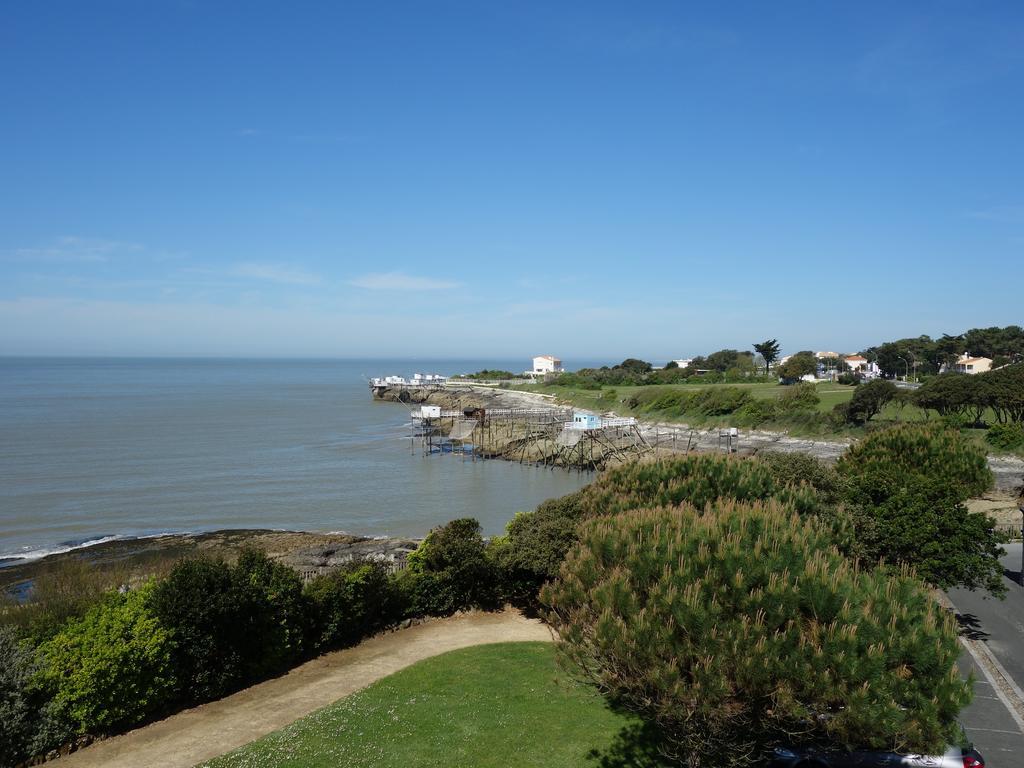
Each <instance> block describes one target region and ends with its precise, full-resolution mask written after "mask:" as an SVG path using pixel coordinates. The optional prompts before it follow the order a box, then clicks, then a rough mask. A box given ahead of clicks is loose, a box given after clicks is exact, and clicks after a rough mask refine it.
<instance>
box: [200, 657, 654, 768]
mask: <svg viewBox="0 0 1024 768" xmlns="http://www.w3.org/2000/svg"><path fill="white" fill-rule="evenodd" d="M636 730H637V724H636V722H635V721H634V720H632V719H630V718H627V717H626V716H624V715H619V714H616V713H614V712H612V711H610V710H609V709H608V708H607V707H606V706H605V703H604V699H603V698H602V697H601V696H600V695H599V694H598V693H597V692H596V691H595V690H594V689H593V688H591V687H590V686H588V685H585V684H583V683H580V682H578V681H575V680H573V679H572V678H571V677H570V676H568V675H566V673H565V672H564V671H563V670H562V669H561V668H559V667H558V666H557V665H556V663H555V651H554V647H553V645H552V644H551V643H499V644H495V645H483V646H477V647H474V648H467V649H464V650H460V651H452V652H451V653H446V654H442V655H440V656H435V657H434V658H431V659H427V660H425V661H421V662H419V663H418V664H414V665H413V666H411V667H409V668H408V669H405V670H402V671H401V672H398V673H396V674H394V675H391V676H390V677H387V678H385V679H384V680H381V681H379V682H377V683H375V684H374V685H372V686H370V687H369V688H367V689H366V690H364V691H361V692H359V693H356V694H353V695H352V696H349V697H348V698H345V699H342V700H341V701H339V702H337V703H335V704H332V705H331V706H329V707H325V708H324V709H322V710H320V711H318V712H314V713H313V714H312V715H309V716H308V717H305V718H303V719H301V720H298V721H296V722H295V723H292V724H291V725H290V726H288V727H287V728H284V729H283V730H281V731H278V732H276V733H272V734H270V735H269V736H266V737H264V738H262V739H260V740H259V741H256V742H253V743H252V744H249V745H248V746H246V747H242V748H241V749H238V750H236V751H234V752H231V753H229V754H227V755H224V756H223V757H220V758H217V759H216V760H213V761H211V762H209V763H207V764H206V765H207V766H209V767H210V768H227V767H228V766H231V767H232V768H256V767H257V766H268V767H269V766H274V767H275V768H277V767H278V766H292V767H294V768H300V767H301V768H314V767H322V768H328V766H330V768H336V766H345V768H359V767H360V766H375V768H387V767H388V766H395V767H396V768H417V767H420V766H422V768H427V766H430V767H433V766H441V765H451V766H466V767H467V768H468V767H471V766H544V767H545V768H555V767H556V766H557V767H558V768H561V767H562V766H594V768H597V766H602V765H622V766H625V765H632V764H638V763H642V764H643V765H647V766H653V765H655V763H653V762H650V757H649V754H647V751H648V750H649V749H650V747H649V746H645V745H644V743H643V742H638V741H637V740H636V739H634V738H628V737H626V736H627V734H635V732H636ZM620 734H622V735H621V736H620ZM602 758H605V759H606V761H604V762H603V761H602ZM645 760H646V762H644V761H645Z"/></svg>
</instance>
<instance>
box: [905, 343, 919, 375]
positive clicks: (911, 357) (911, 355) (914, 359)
mask: <svg viewBox="0 0 1024 768" xmlns="http://www.w3.org/2000/svg"><path fill="white" fill-rule="evenodd" d="M907 355H908V356H909V357H910V359H911V361H913V363H914V381H915V382H916V381H917V358H916V357H914V353H913V352H911V351H910V350H909V349H908V350H907ZM903 362H906V360H904V361H903ZM907 376H908V377H909V376H910V371H909V370H908V371H907Z"/></svg>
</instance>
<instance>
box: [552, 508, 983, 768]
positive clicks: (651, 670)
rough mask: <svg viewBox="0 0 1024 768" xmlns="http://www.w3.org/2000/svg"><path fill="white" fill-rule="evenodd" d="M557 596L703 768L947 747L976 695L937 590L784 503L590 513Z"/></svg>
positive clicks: (603, 674) (595, 676)
mask: <svg viewBox="0 0 1024 768" xmlns="http://www.w3.org/2000/svg"><path fill="white" fill-rule="evenodd" d="M541 597H542V601H543V602H544V603H545V604H546V605H547V606H549V608H550V612H549V621H550V622H551V623H552V625H553V626H554V628H555V629H556V630H557V632H558V635H559V638H560V639H559V646H560V649H561V650H562V651H563V653H564V654H565V655H566V656H567V657H568V659H570V660H571V661H572V662H574V663H575V664H576V665H577V666H578V667H579V668H580V669H582V670H583V672H584V674H585V675H586V676H587V677H589V678H590V679H591V680H592V681H593V682H594V683H595V684H596V686H597V688H598V689H599V690H600V691H602V692H603V693H604V694H605V695H606V696H607V697H608V699H609V700H610V701H611V702H612V703H613V705H615V706H618V707H620V708H624V709H627V710H630V711H633V712H636V713H637V714H639V715H640V716H641V717H642V718H643V719H644V720H645V721H646V722H648V723H650V724H651V725H652V727H654V728H655V729H656V730H657V731H658V732H660V735H661V737H662V748H663V749H664V750H665V752H667V753H668V754H670V755H672V756H674V757H675V758H676V759H677V760H678V761H679V763H681V764H685V765H688V766H691V768H699V766H704V765H715V766H747V765H751V764H755V763H760V762H761V759H762V758H763V757H764V755H765V752H766V751H767V750H768V749H769V748H771V747H773V746H778V745H787V746H797V745H801V744H806V745H816V746H820V747H824V748H833V749H843V748H863V747H868V748H884V749H893V750H898V751H911V752H924V753H931V752H936V751H938V752H941V751H942V749H943V748H944V747H945V745H946V743H947V742H948V741H949V740H950V739H952V738H953V737H954V734H955V733H956V722H955V720H956V716H957V713H958V712H959V711H960V709H961V708H962V707H963V706H965V705H966V703H967V702H968V701H969V700H970V687H969V686H968V685H967V684H966V683H965V682H964V681H963V680H961V678H960V675H959V672H958V671H957V666H956V661H957V657H958V655H959V644H958V641H957V632H956V626H955V622H954V620H953V618H952V617H951V616H949V615H947V614H946V613H945V612H944V611H943V610H942V609H941V608H940V607H939V606H938V604H937V603H936V602H935V601H934V600H933V599H932V597H931V595H930V593H929V591H928V589H927V588H926V587H925V586H924V585H923V584H922V583H921V582H920V581H918V580H917V579H915V578H913V577H912V576H911V575H910V574H909V573H908V572H906V571H903V572H890V571H889V570H887V569H875V570H872V569H863V568H858V567H857V566H856V565H854V564H853V563H852V562H851V561H849V560H848V559H846V558H844V557H843V555H842V554H840V552H839V551H838V550H837V549H836V547H835V546H834V543H833V541H832V539H831V535H830V532H829V531H827V530H826V529H825V527H824V526H822V525H821V524H820V523H819V522H818V521H816V520H814V519H807V518H801V517H799V516H797V515H796V514H795V513H793V511H792V510H791V509H788V508H786V507H784V506H780V505H779V504H777V503H775V502H772V503H769V504H768V505H760V504H754V505H746V504H738V503H736V502H732V501H718V502H715V503H713V504H711V505H709V506H708V507H707V508H706V509H705V510H704V511H703V512H700V511H698V510H697V509H694V508H692V507H686V508H658V509H640V510H632V511H629V512H624V513H622V514H620V515H618V516H615V517H602V518H595V519H592V520H590V521H587V522H584V523H582V524H581V533H580V543H579V544H578V545H577V546H576V547H575V548H574V549H572V550H571V551H570V552H569V555H568V556H567V558H566V560H565V562H564V564H563V566H562V569H561V573H560V577H559V579H558V580H557V581H556V582H554V583H553V584H551V585H549V586H547V587H545V588H544V590H543V591H542V595H541Z"/></svg>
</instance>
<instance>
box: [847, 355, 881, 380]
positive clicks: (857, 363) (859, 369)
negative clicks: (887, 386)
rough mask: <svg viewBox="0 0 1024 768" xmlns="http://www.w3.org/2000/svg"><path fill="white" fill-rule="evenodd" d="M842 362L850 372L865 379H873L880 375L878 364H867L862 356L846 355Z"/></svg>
mask: <svg viewBox="0 0 1024 768" xmlns="http://www.w3.org/2000/svg"><path fill="white" fill-rule="evenodd" d="M843 362H844V363H846V366H847V367H848V368H849V369H850V371H851V372H853V373H859V374H860V375H861V376H863V377H864V378H866V379H874V378H877V377H878V376H879V375H880V374H881V369H879V367H878V363H871V362H868V359H867V358H866V357H864V356H863V355H847V356H846V357H844V358H843Z"/></svg>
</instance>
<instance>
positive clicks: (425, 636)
mask: <svg viewBox="0 0 1024 768" xmlns="http://www.w3.org/2000/svg"><path fill="white" fill-rule="evenodd" d="M550 639H551V635H550V633H549V631H548V629H547V628H546V627H545V626H544V625H543V624H541V623H540V622H539V621H535V620H532V619H526V618H524V617H523V616H521V615H520V614H519V613H518V612H515V611H505V612H503V613H470V614H467V615H464V616H456V617H453V618H450V619H441V620H437V621H431V622H428V623H426V624H421V625H419V626H415V627H410V628H409V629H404V630H401V631H398V632H393V633H390V634H385V635H379V636H377V637H374V638H371V639H369V640H367V641H365V642H363V643H362V644H360V645H357V646H356V647H354V648H347V649H345V650H343V651H337V652H335V653H330V654H327V655H325V656H321V657H320V658H318V659H314V660H313V661H310V662H308V663H306V664H303V665H302V666H301V667H297V668H296V669H293V670H292V671H291V672H289V673H288V674H287V675H284V676H282V677H279V678H276V679H274V680H268V681H267V682H265V683H260V684H259V685H256V686H253V687H252V688H247V689H245V690H244V691H239V692H238V693H236V694H234V695H233V696H229V697H227V698H226V699H221V700H219V701H214V702H211V703H209V704H203V705H202V706H199V707H195V708H194V709H188V710H185V711H184V712H180V713H178V714H177V715H172V716H171V717H168V718H167V719H166V720H161V721H159V722H156V723H153V724H152V725H148V726H146V727H145V728H139V729H138V730H135V731H131V732H129V733H126V734H124V735H123V736H116V737H114V738H112V739H108V740H106V741H101V742H97V743H96V744H93V745H92V746H90V747H87V748H86V749H83V750H81V751H79V752H75V753H74V754H71V755H68V756H66V757H62V758H59V759H58V760H56V761H55V762H54V763H53V765H54V766H55V768H101V766H102V768H141V767H142V766H145V767H146V768H192V766H194V765H197V764H198V763H202V762H204V761H206V760H209V759H211V758H214V757H217V756H218V755H222V754H224V753H225V752H228V751H230V750H232V749H235V748H236V747H240V746H242V745H243V744H248V743H249V742H250V741H253V740H254V739H258V738H259V737H261V736H264V735H266V734H268V733H270V732H272V731H276V730H278V729H280V728H283V727H284V726H286V725H288V724H289V723H291V722H293V721H294V720H297V719H298V718H300V717H303V716H304V715H308V714H309V713H310V712H313V711H314V710H317V709H320V708H321V707H324V706H326V705H328V704H331V703H332V702H334V701H337V700H338V699H340V698H342V697H343V696H347V695H348V694H350V693H353V692H355V691H358V690H359V689H361V688H365V687H366V686H367V685H369V684H370V683H373V682H375V681H376V680H379V679H381V678H382V677H386V676H388V675H390V674H391V673H393V672H397V671H398V670H400V669H403V668H404V667H407V666H409V665H410V664H413V663H415V662H417V661H420V660H421V659H426V658H428V657H430V656H436V655H437V654H439V653H444V652H445V651H451V650H455V649H457V648H465V647H468V646H471V645H483V644H485V643H499V642H507V641H515V640H550Z"/></svg>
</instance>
